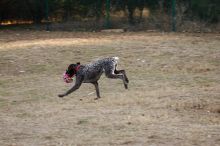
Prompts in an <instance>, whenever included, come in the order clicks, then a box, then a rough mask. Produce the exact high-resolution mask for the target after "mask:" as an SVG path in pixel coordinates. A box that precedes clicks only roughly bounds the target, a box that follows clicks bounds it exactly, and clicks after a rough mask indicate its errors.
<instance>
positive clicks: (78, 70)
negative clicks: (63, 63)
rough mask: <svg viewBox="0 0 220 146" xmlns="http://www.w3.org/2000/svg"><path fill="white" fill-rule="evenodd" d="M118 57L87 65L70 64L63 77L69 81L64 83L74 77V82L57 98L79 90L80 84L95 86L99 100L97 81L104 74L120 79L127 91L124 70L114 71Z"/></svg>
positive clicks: (126, 79)
mask: <svg viewBox="0 0 220 146" xmlns="http://www.w3.org/2000/svg"><path fill="white" fill-rule="evenodd" d="M118 60H119V58H118V57H109V58H104V59H99V60H97V61H94V62H92V63H89V64H87V65H81V64H80V63H77V64H70V65H69V67H68V68H67V70H66V72H65V77H68V79H70V80H66V82H69V81H70V82H71V78H72V77H73V76H74V75H75V76H76V81H75V84H74V86H73V87H72V88H71V89H69V90H68V91H67V92H65V93H64V94H59V95H58V96H59V97H64V96H67V95H68V94H70V93H72V92H73V91H75V90H77V89H79V87H80V86H81V84H82V83H92V84H93V85H94V86H95V90H96V95H97V98H96V99H98V98H100V92H99V84H98V80H99V79H100V77H101V75H102V74H103V73H105V75H106V77H108V78H112V79H121V80H122V81H123V84H124V87H125V89H128V82H129V80H128V78H127V76H126V73H125V70H116V66H117V64H118Z"/></svg>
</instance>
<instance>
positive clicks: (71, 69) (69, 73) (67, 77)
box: [63, 62, 80, 83]
mask: <svg viewBox="0 0 220 146" xmlns="http://www.w3.org/2000/svg"><path fill="white" fill-rule="evenodd" d="M79 67H80V62H78V63H77V64H70V65H69V66H68V68H67V69H66V72H64V74H63V79H64V81H65V82H66V83H71V82H72V81H73V79H72V78H73V77H74V75H75V74H76V72H77V71H78V69H79Z"/></svg>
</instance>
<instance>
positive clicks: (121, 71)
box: [114, 69, 129, 83]
mask: <svg viewBox="0 0 220 146" xmlns="http://www.w3.org/2000/svg"><path fill="white" fill-rule="evenodd" d="M114 73H115V74H120V73H121V74H123V75H124V77H125V81H126V82H127V83H129V80H128V77H127V75H126V73H125V70H116V69H115V71H114Z"/></svg>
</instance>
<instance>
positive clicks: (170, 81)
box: [0, 30, 220, 146]
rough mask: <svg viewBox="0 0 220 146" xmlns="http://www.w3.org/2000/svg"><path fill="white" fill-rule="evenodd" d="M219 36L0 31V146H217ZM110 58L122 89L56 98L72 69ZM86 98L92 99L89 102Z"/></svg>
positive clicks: (105, 85) (113, 86) (88, 89)
mask: <svg viewBox="0 0 220 146" xmlns="http://www.w3.org/2000/svg"><path fill="white" fill-rule="evenodd" d="M219 40H220V36H219V35H218V34H211V33H210V34H199V33H195V34H192V33H191V34H190V33H146V32H123V33H88V32H77V33H76V32H59V31H57V32H44V31H8V30H4V31H0V56H1V57H0V131H1V132H0V145H1V146H10V145H13V146H30V145H32V146H39V145H55V146H56V145H57V146H58V145H65V146H66V145H97V146H103V145H132V146H133V145H169V146H174V145H179V144H180V143H181V145H199V146H207V145H213V146H214V145H216V146H217V145H219V144H220V141H219V135H220V116H219V114H220V98H219V97H220V92H219V89H220V77H219V74H220V61H219V56H220V49H219V46H220V41H219ZM106 56H118V57H119V58H120V61H119V65H118V67H117V68H119V69H125V70H126V72H127V74H128V78H129V80H130V83H129V89H128V90H125V89H124V87H123V84H122V82H121V80H111V79H107V78H106V77H105V76H103V77H101V79H100V81H99V85H100V92H101V96H102V98H101V99H99V100H94V99H95V98H96V95H95V93H94V92H95V90H94V86H93V85H90V84H83V85H82V86H81V87H80V89H78V90H77V91H75V92H74V93H72V94H70V95H69V96H67V97H65V98H63V99H61V98H58V97H57V95H58V94H59V93H62V92H64V91H66V90H68V89H69V88H70V87H71V86H72V85H71V84H65V83H64V82H63V80H62V74H63V71H64V70H65V69H66V67H67V66H68V64H70V63H74V62H79V61H80V62H81V63H82V64H85V63H88V62H90V61H92V60H95V59H97V58H103V57H106ZM93 93H94V94H93Z"/></svg>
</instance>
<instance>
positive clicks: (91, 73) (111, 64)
mask: <svg viewBox="0 0 220 146" xmlns="http://www.w3.org/2000/svg"><path fill="white" fill-rule="evenodd" d="M118 60H119V58H118V57H109V58H104V59H99V60H96V61H94V62H91V63H89V64H87V65H85V66H83V68H82V69H80V70H79V72H78V74H79V75H83V76H84V80H83V82H94V81H97V80H98V79H99V78H100V76H101V75H102V73H103V72H105V73H106V74H108V73H111V72H112V71H114V69H115V67H116V65H117V62H118Z"/></svg>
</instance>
